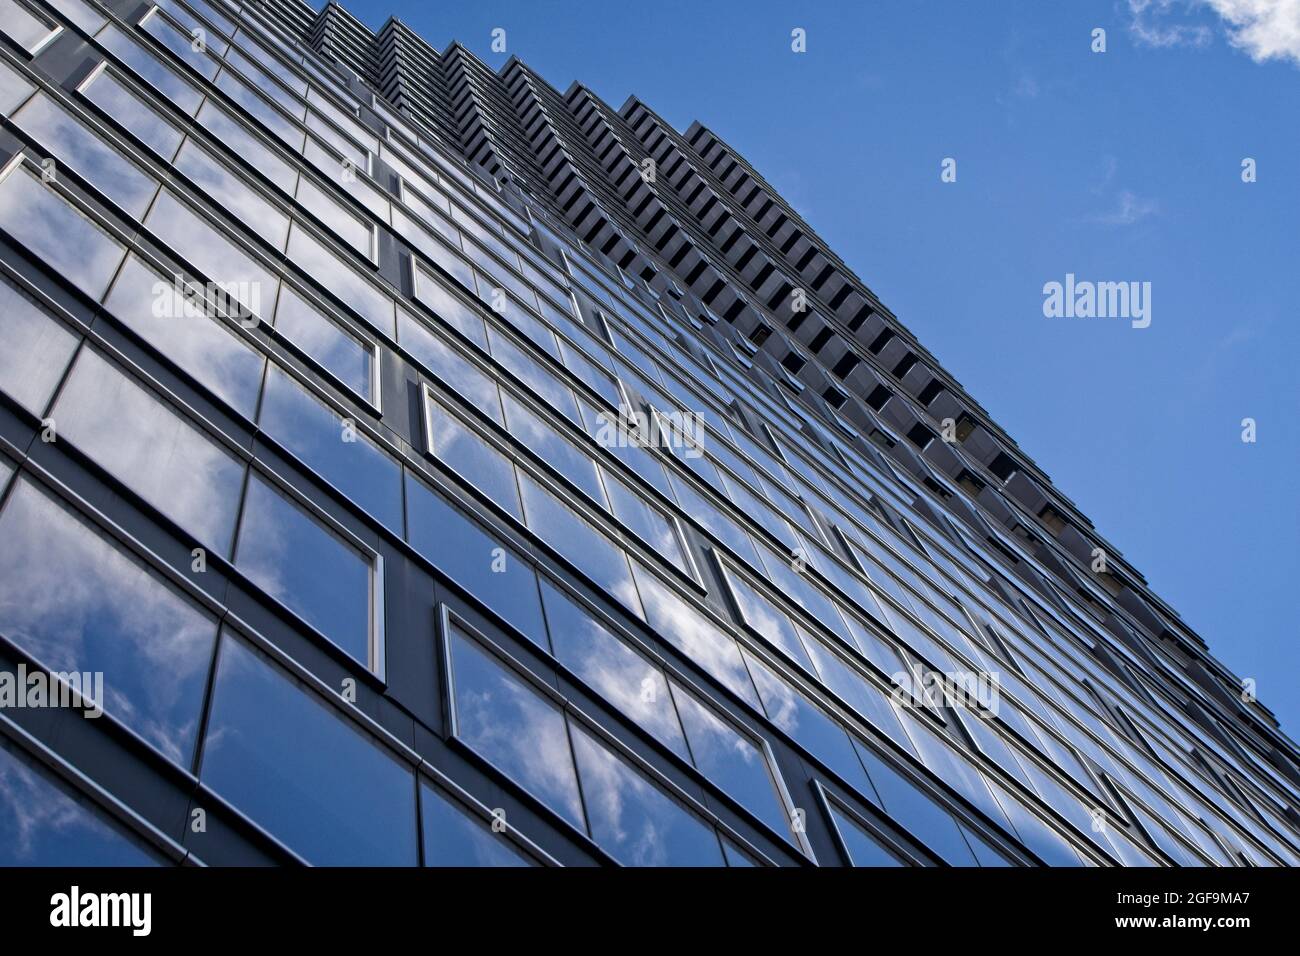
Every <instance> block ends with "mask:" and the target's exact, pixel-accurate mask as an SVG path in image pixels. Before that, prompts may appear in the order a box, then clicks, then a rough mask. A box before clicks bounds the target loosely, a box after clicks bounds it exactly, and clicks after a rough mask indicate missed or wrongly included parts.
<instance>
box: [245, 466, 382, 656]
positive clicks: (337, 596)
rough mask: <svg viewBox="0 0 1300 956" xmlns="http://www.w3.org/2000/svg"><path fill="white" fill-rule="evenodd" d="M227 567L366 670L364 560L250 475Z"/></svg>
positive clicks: (367, 574)
mask: <svg viewBox="0 0 1300 956" xmlns="http://www.w3.org/2000/svg"><path fill="white" fill-rule="evenodd" d="M235 564H236V566H237V567H238V568H239V570H241V571H243V572H244V573H245V574H247V575H248V577H249V578H250V579H251V580H252V581H253V583H255V584H256V585H258V587H260V588H262V590H264V591H265V592H266V593H268V594H269V595H271V597H273V598H275V599H276V600H277V601H280V602H281V603H283V604H284V605H286V606H287V607H289V608H290V609H291V610H293V611H294V612H296V613H297V614H299V615H300V616H301V617H302V618H303V619H304V620H305V621H306V622H307V623H308V624H310V625H312V626H313V627H315V628H316V629H317V630H319V631H320V632H321V633H322V634H324V635H325V636H326V637H328V638H329V639H330V640H331V641H333V642H334V643H335V644H337V645H338V646H339V647H341V648H343V650H345V651H347V652H348V653H349V654H351V655H352V656H353V657H354V658H355V659H356V660H358V661H360V662H361V663H362V664H365V665H367V666H369V663H370V618H371V600H372V586H373V578H374V565H373V563H372V561H371V559H370V557H369V556H367V555H365V554H363V553H362V552H361V551H359V550H357V549H356V548H355V547H353V546H352V545H350V544H348V543H347V542H345V541H344V540H343V539H342V538H340V537H339V536H338V535H337V534H335V533H333V532H332V531H330V530H328V529H327V528H325V526H324V525H322V524H321V523H320V522H319V521H317V520H316V519H315V518H314V517H312V516H311V515H309V514H308V513H307V512H306V511H304V510H303V509H302V508H301V507H300V506H298V505H297V504H295V503H293V502H291V501H290V500H289V499H288V498H287V497H285V495H284V494H282V493H281V492H280V491H278V490H276V489H275V488H274V487H273V486H272V485H271V484H270V483H269V482H268V481H267V479H265V478H263V477H262V476H261V475H260V474H258V473H256V472H254V473H253V475H252V476H251V477H250V478H249V481H248V491H247V493H246V496H245V500H244V517H243V520H242V521H241V522H240V525H239V541H238V543H237V545H236V549H235Z"/></svg>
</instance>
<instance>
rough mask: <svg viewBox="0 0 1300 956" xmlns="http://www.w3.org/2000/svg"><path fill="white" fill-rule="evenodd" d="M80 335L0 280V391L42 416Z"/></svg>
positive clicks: (36, 414) (34, 413)
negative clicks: (1, 346) (1, 344)
mask: <svg viewBox="0 0 1300 956" xmlns="http://www.w3.org/2000/svg"><path fill="white" fill-rule="evenodd" d="M79 338H80V337H79V336H76V335H73V334H72V332H71V331H70V330H69V329H68V328H67V327H66V326H64V325H63V323H61V322H59V321H57V320H55V318H54V317H53V316H51V315H48V314H46V312H45V310H43V309H42V308H41V307H40V306H38V305H37V304H36V303H35V302H34V301H32V300H31V299H29V298H28V297H27V296H26V295H25V294H24V293H22V292H19V291H18V289H16V288H14V287H13V286H12V285H10V284H9V283H8V282H7V281H5V280H0V342H3V343H4V347H3V348H0V391H4V392H5V393H7V394H8V395H9V397H10V398H12V399H13V400H14V401H16V402H17V403H18V404H19V405H21V406H22V407H23V408H25V409H27V410H28V411H29V412H31V413H32V414H33V415H35V416H37V417H38V418H39V417H42V416H43V415H44V414H45V407H46V406H47V405H48V404H49V401H50V396H51V395H53V394H54V389H55V388H57V387H58V384H59V380H60V379H61V378H63V372H64V369H66V368H67V367H68V361H69V360H70V359H71V358H72V353H73V352H75V351H76V348H77V342H78V341H79Z"/></svg>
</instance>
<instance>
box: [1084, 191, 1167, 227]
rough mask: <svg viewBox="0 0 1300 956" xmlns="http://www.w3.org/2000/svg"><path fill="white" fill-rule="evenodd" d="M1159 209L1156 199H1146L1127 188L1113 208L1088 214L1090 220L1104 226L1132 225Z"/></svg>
mask: <svg viewBox="0 0 1300 956" xmlns="http://www.w3.org/2000/svg"><path fill="white" fill-rule="evenodd" d="M1159 209H1160V204H1159V203H1157V202H1156V201H1155V200H1154V199H1146V198H1144V197H1142V196H1139V195H1137V194H1136V193H1133V192H1130V191H1129V190H1127V189H1125V190H1122V191H1121V192H1120V194H1119V197H1118V200H1117V202H1116V204H1115V207H1114V208H1113V209H1111V210H1109V211H1107V212H1100V213H1095V214H1093V215H1091V216H1088V221H1089V222H1096V223H1101V224H1102V225H1104V226H1131V225H1133V224H1134V223H1135V222H1141V221H1142V220H1143V219H1146V218H1147V217H1148V216H1152V215H1154V214H1155V213H1156V212H1158V211H1159Z"/></svg>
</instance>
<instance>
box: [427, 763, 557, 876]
mask: <svg viewBox="0 0 1300 956" xmlns="http://www.w3.org/2000/svg"><path fill="white" fill-rule="evenodd" d="M420 820H421V829H422V830H423V831H424V832H423V835H424V865H425V866H532V865H533V864H532V862H531V861H529V860H528V859H526V858H525V857H524V856H523V855H522V854H520V852H519V851H518V850H516V849H515V848H514V846H513V844H511V842H510V841H509V840H508V839H507V838H506V837H504V836H502V835H499V834H497V833H495V832H493V830H492V829H491V827H489V826H487V825H486V824H484V823H483V821H482V820H478V819H475V818H474V817H472V816H470V814H469V812H468V811H466V810H465V809H463V808H462V807H460V806H459V805H458V804H457V803H456V802H455V801H453V800H451V799H450V798H449V797H446V796H443V794H442V792H441V791H440V790H438V789H436V788H434V787H431V786H429V785H428V784H427V783H421V784H420Z"/></svg>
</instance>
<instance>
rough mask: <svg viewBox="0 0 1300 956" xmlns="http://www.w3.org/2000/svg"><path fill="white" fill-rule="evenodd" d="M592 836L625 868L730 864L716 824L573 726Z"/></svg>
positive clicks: (579, 728)
mask: <svg viewBox="0 0 1300 956" xmlns="http://www.w3.org/2000/svg"><path fill="white" fill-rule="evenodd" d="M573 751H574V754H575V755H576V757H577V760H578V772H579V774H580V775H581V778H582V794H583V796H584V797H585V798H586V806H587V815H588V817H589V818H590V820H591V838H592V839H593V840H595V841H596V843H598V844H599V845H600V847H601V849H603V850H605V852H607V853H609V854H610V855H611V856H613V857H614V858H615V859H616V860H618V861H619V862H620V863H622V864H624V865H625V866H725V865H726V861H725V860H724V859H723V857H722V847H721V845H720V844H719V843H718V835H717V833H715V832H714V830H713V828H712V827H710V826H708V825H706V824H705V823H704V822H703V821H702V820H700V818H699V817H697V816H695V814H693V813H690V812H688V811H687V810H686V808H685V807H683V806H681V804H679V803H677V801H676V800H673V799H672V798H671V797H669V796H668V795H667V794H665V793H664V792H663V791H662V790H660V789H659V788H658V787H656V786H655V785H654V784H652V783H650V781H649V780H647V779H646V778H645V777H644V776H643V775H642V774H641V773H640V772H639V771H637V770H634V769H633V768H632V767H631V766H629V765H628V764H627V762H626V761H624V760H623V758H621V757H619V756H618V755H616V754H614V753H613V752H612V751H610V750H609V749H608V748H607V747H606V746H605V745H604V744H603V743H601V742H599V741H597V740H596V739H595V738H593V737H592V736H591V734H589V733H588V732H587V731H586V730H585V729H584V728H582V727H579V726H577V725H576V724H574V725H573Z"/></svg>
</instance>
